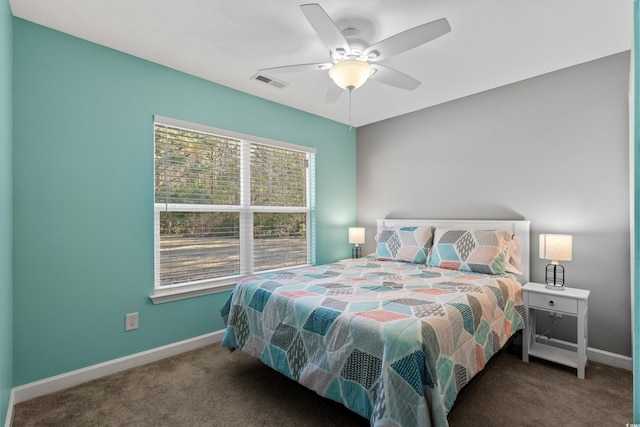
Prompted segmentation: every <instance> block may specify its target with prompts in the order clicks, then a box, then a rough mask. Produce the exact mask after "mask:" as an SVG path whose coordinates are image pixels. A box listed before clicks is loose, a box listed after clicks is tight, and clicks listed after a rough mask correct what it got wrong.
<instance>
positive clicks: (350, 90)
mask: <svg viewBox="0 0 640 427" xmlns="http://www.w3.org/2000/svg"><path fill="white" fill-rule="evenodd" d="M351 92H353V90H352V89H349V132H351Z"/></svg>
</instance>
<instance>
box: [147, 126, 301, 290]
mask: <svg viewBox="0 0 640 427" xmlns="http://www.w3.org/2000/svg"><path fill="white" fill-rule="evenodd" d="M154 130H155V203H154V206H155V209H154V210H155V224H156V226H155V242H156V245H155V247H156V249H155V265H156V289H166V288H173V287H181V286H190V285H200V284H203V283H213V284H215V282H216V281H218V280H220V279H229V278H238V277H241V276H244V275H249V274H252V273H254V272H261V271H268V270H274V269H281V268H290V267H294V266H301V265H306V264H310V263H311V262H312V253H313V252H312V246H313V245H312V240H311V237H312V233H311V230H312V228H313V212H312V210H311V206H312V203H311V200H313V185H312V181H313V174H312V173H311V171H312V166H313V161H314V155H313V152H310V151H311V150H310V149H306V147H298V146H292V145H291V144H284V143H278V142H277V141H270V140H267V141H266V142H261V141H260V140H262V139H261V138H256V137H248V138H251V139H248V138H247V136H246V135H239V134H236V133H233V132H228V131H223V130H219V129H213V128H208V127H204V126H201V125H195V124H188V123H184V122H178V121H175V120H173V119H166V118H163V120H158V118H156V122H155V124H154ZM256 140H259V141H256ZM262 141H264V140H262ZM279 144H281V145H282V146H278V145H279ZM300 148H302V149H300ZM304 149H306V150H307V151H305V150H304Z"/></svg>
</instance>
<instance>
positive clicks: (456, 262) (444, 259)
mask: <svg viewBox="0 0 640 427" xmlns="http://www.w3.org/2000/svg"><path fill="white" fill-rule="evenodd" d="M434 234H435V236H434V239H433V247H432V248H431V251H430V252H429V261H428V262H429V265H430V266H431V267H440V268H448V269H450V270H462V271H473V272H476V273H484V274H499V275H504V274H505V265H506V262H507V256H508V255H509V243H510V241H511V236H512V235H513V233H510V232H509V231H507V230H488V231H485V230H449V229H442V228H437V229H436V230H435V233H434Z"/></svg>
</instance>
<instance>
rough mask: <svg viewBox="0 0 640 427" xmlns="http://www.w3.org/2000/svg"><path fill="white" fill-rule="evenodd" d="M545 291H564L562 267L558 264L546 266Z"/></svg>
mask: <svg viewBox="0 0 640 427" xmlns="http://www.w3.org/2000/svg"><path fill="white" fill-rule="evenodd" d="M545 287H546V288H547V289H553V290H554V291H564V267H563V266H562V265H560V264H554V263H551V264H548V265H547V286H545Z"/></svg>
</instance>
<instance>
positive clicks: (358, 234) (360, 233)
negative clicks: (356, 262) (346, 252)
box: [349, 227, 364, 258]
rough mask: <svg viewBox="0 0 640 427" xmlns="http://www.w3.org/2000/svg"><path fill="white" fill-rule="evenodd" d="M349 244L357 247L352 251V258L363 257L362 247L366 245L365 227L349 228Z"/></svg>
mask: <svg viewBox="0 0 640 427" xmlns="http://www.w3.org/2000/svg"><path fill="white" fill-rule="evenodd" d="M349 243H352V244H354V245H355V246H354V247H353V249H351V258H360V257H362V248H361V247H360V245H361V244H363V243H364V227H349Z"/></svg>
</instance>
